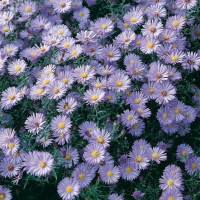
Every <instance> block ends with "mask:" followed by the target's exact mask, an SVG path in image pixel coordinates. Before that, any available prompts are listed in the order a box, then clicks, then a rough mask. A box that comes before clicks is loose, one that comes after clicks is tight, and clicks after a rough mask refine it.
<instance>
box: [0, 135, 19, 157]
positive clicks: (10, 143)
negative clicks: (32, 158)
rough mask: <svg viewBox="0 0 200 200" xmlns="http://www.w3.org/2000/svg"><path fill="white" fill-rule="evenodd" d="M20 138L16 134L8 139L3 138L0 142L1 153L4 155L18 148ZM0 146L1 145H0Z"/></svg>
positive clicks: (12, 152)
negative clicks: (0, 143) (0, 144)
mask: <svg viewBox="0 0 200 200" xmlns="http://www.w3.org/2000/svg"><path fill="white" fill-rule="evenodd" d="M19 143H20V140H19V138H18V137H17V136H14V137H12V138H10V139H5V140H4V142H3V143H2V149H3V153H4V154H5V155H10V154H14V153H15V152H16V151H17V150H18V149H19V145H20V144H19ZM0 148H1V146H0Z"/></svg>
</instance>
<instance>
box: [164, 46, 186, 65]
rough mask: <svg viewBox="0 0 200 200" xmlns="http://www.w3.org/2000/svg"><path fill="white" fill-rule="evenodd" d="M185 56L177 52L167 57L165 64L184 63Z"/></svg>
mask: <svg viewBox="0 0 200 200" xmlns="http://www.w3.org/2000/svg"><path fill="white" fill-rule="evenodd" d="M184 57H185V54H184V53H183V52H182V51H179V50H175V51H172V52H171V53H170V54H168V55H167V56H166V59H165V62H166V63H170V64H173V65H174V64H177V63H183V58H184Z"/></svg>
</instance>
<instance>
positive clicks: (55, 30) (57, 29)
mask: <svg viewBox="0 0 200 200" xmlns="http://www.w3.org/2000/svg"><path fill="white" fill-rule="evenodd" d="M50 33H51V34H55V35H58V36H61V37H62V39H64V38H66V37H70V36H71V31H70V30H69V28H68V27H67V26H66V25H64V24H59V25H55V26H52V27H51V29H50Z"/></svg>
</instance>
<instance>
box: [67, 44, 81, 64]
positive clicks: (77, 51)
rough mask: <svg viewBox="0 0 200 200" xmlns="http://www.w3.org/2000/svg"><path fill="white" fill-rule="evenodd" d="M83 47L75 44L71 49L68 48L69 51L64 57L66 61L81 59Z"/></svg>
mask: <svg viewBox="0 0 200 200" xmlns="http://www.w3.org/2000/svg"><path fill="white" fill-rule="evenodd" d="M82 51H83V50H82V46H81V45H79V44H73V45H71V46H70V47H69V48H67V51H66V53H65V56H64V58H63V59H64V60H70V59H75V58H77V57H79V56H80V55H81V53H82Z"/></svg>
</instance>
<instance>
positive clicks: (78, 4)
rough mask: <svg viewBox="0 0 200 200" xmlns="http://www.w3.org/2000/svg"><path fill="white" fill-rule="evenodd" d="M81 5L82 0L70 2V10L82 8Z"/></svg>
mask: <svg viewBox="0 0 200 200" xmlns="http://www.w3.org/2000/svg"><path fill="white" fill-rule="evenodd" d="M82 4H83V2H82V0H72V3H71V6H72V7H71V9H72V10H77V9H79V8H81V7H82Z"/></svg>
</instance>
